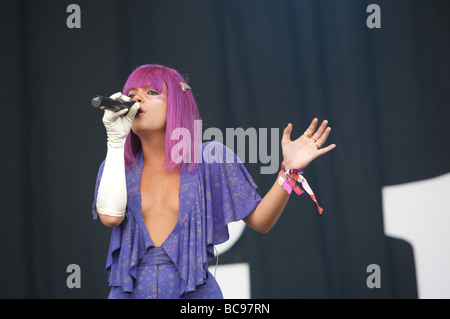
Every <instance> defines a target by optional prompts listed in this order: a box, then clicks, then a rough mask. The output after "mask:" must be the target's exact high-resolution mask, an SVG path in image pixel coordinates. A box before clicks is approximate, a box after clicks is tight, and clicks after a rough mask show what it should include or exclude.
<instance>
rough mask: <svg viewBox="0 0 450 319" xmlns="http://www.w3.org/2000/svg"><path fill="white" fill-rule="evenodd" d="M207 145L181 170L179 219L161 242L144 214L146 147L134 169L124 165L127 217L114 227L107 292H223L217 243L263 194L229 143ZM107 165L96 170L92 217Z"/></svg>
mask: <svg viewBox="0 0 450 319" xmlns="http://www.w3.org/2000/svg"><path fill="white" fill-rule="evenodd" d="M205 148H206V149H205ZM203 150H205V152H202V153H203V157H202V162H201V163H199V166H198V168H197V169H196V170H195V171H193V172H186V171H182V172H181V173H180V179H181V180H180V190H179V213H178V220H177V223H176V225H175V227H174V229H173V230H172V232H171V233H170V234H169V236H168V237H167V238H166V240H165V241H164V242H163V243H162V244H161V246H160V247H155V245H154V244H153V242H152V240H151V238H150V235H149V233H148V231H147V228H146V226H145V223H144V218H143V215H142V208H141V193H140V183H141V175H142V165H143V156H142V152H141V153H140V154H139V156H138V160H137V163H136V165H134V166H133V169H130V170H128V169H127V170H126V180H127V190H128V198H127V208H126V212H125V216H126V217H125V219H124V221H123V222H122V223H121V224H120V225H119V226H117V227H114V228H113V229H112V233H111V241H110V246H109V251H108V257H107V262H106V272H107V273H108V283H109V285H110V286H111V287H112V288H111V292H110V295H109V298H140V299H142V298H196V299H197V298H222V293H221V290H220V288H219V286H218V284H217V282H216V281H215V279H214V277H213V276H212V275H211V273H210V272H209V271H208V262H209V261H211V260H212V259H213V258H214V245H218V244H221V243H223V242H225V241H227V240H228V238H229V234H228V228H227V224H228V223H230V222H234V221H238V220H241V219H243V218H244V217H246V216H247V215H248V214H250V213H251V212H252V211H253V210H254V209H255V208H256V206H257V205H258V204H259V202H260V201H261V197H260V196H259V194H258V193H257V192H256V188H257V186H256V184H255V182H254V181H253V179H252V177H251V176H250V174H249V173H248V172H247V170H246V168H245V166H244V165H243V164H242V162H241V161H240V160H239V159H238V157H237V156H236V155H235V154H234V153H233V152H232V151H231V150H230V149H229V148H227V147H226V146H224V145H223V144H220V143H217V142H207V143H204V144H203ZM103 166H104V162H103V163H102V165H101V166H100V168H99V172H98V176H97V183H96V188H95V198H94V203H93V217H94V219H97V218H98V216H97V213H96V209H95V208H96V201H97V190H98V186H99V184H100V179H101V176H102V173H103Z"/></svg>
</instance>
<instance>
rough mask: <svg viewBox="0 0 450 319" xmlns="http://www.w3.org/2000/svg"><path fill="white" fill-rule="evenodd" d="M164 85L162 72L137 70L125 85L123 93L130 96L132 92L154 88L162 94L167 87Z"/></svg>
mask: <svg viewBox="0 0 450 319" xmlns="http://www.w3.org/2000/svg"><path fill="white" fill-rule="evenodd" d="M164 84H165V83H164V79H163V74H162V73H161V72H157V71H156V70H147V69H142V70H136V71H135V72H133V73H132V74H131V75H130V77H129V78H128V80H127V82H126V83H125V85H124V87H123V93H124V94H128V92H130V91H131V90H137V89H139V88H142V89H148V88H152V89H154V90H156V91H158V92H162V91H163V90H164V87H165V85H164Z"/></svg>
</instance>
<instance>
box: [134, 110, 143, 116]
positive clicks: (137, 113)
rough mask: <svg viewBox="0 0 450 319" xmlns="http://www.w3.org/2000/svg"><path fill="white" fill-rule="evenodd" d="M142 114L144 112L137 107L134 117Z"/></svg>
mask: <svg viewBox="0 0 450 319" xmlns="http://www.w3.org/2000/svg"><path fill="white" fill-rule="evenodd" d="M142 114H144V112H142V110H141V109H138V110H137V112H136V117H139V116H141V115H142Z"/></svg>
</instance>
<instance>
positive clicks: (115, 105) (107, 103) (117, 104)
mask: <svg viewBox="0 0 450 319" xmlns="http://www.w3.org/2000/svg"><path fill="white" fill-rule="evenodd" d="M134 103H135V102H134V101H130V102H125V101H122V100H114V99H111V98H109V97H106V96H101V95H96V96H94V97H93V98H92V100H91V105H92V106H93V107H97V108H99V109H107V110H110V111H113V112H118V111H120V110H123V109H130V107H131V106H133V104H134ZM140 112H141V109H139V110H138V111H137V113H136V115H138V114H139V113H140Z"/></svg>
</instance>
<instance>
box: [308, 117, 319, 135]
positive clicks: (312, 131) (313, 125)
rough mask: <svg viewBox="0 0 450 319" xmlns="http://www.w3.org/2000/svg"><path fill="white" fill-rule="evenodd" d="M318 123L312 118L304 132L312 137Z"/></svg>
mask: <svg viewBox="0 0 450 319" xmlns="http://www.w3.org/2000/svg"><path fill="white" fill-rule="evenodd" d="M318 122H319V120H318V119H317V118H314V119H313V120H312V122H311V124H310V125H309V127H308V128H307V129H306V131H305V132H306V133H308V134H310V135H313V134H314V131H315V130H316V126H317V123H318Z"/></svg>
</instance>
